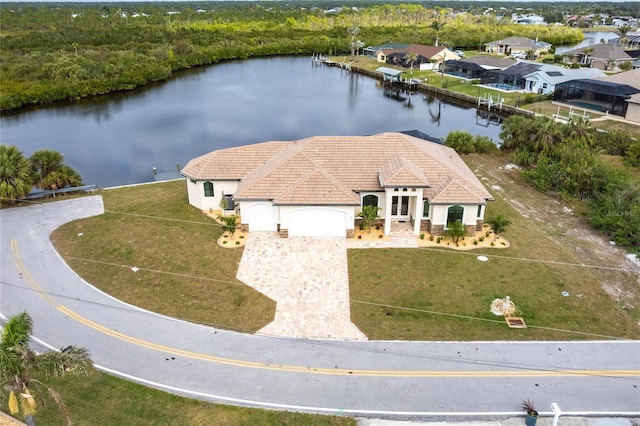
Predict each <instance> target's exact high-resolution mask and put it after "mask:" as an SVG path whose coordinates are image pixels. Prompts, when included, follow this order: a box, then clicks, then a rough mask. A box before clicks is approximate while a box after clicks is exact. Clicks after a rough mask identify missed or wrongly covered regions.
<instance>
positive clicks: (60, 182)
mask: <svg viewBox="0 0 640 426" xmlns="http://www.w3.org/2000/svg"><path fill="white" fill-rule="evenodd" d="M29 160H30V161H31V164H32V165H33V167H34V169H35V171H36V180H35V184H36V186H37V187H38V188H42V189H59V188H64V187H66V186H80V185H82V178H81V177H80V175H79V174H78V172H76V171H75V170H74V169H72V168H71V167H69V166H66V165H64V164H63V163H62V162H63V160H64V156H63V155H62V154H60V153H59V152H58V151H54V150H51V149H41V150H39V151H36V152H34V153H33V155H32V156H31V158H29Z"/></svg>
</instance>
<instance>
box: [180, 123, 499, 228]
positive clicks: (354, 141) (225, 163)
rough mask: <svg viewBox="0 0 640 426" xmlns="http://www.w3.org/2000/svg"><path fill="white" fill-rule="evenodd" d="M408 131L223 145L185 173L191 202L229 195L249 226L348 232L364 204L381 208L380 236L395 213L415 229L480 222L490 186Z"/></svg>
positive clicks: (208, 204)
mask: <svg viewBox="0 0 640 426" xmlns="http://www.w3.org/2000/svg"><path fill="white" fill-rule="evenodd" d="M407 133H409V132H407ZM407 133H380V134H376V135H371V136H315V137H310V138H307V139H301V140H297V141H290V142H277V141H276V142H263V143H258V144H254V145H246V146H240V147H235V148H228V149H221V150H217V151H213V152H210V153H208V154H204V155H202V156H200V157H197V158H194V159H192V160H191V161H189V163H188V164H187V165H186V166H185V167H184V168H183V169H182V171H181V174H182V175H183V176H184V177H185V178H186V186H187V192H188V196H189V203H190V204H192V205H193V206H195V207H197V208H198V209H201V210H203V211H207V210H209V209H212V210H219V209H220V207H219V206H220V200H221V197H223V196H224V197H228V198H229V201H231V202H232V204H231V205H230V209H232V210H233V212H234V213H235V214H236V215H238V216H239V217H240V222H241V227H242V228H243V229H244V230H248V231H250V232H252V231H274V232H279V234H280V236H281V237H295V236H343V237H353V235H354V229H355V227H356V226H358V224H359V219H358V215H359V213H360V212H361V210H362V206H364V205H376V206H378V207H380V221H381V222H382V224H383V225H384V233H385V234H386V235H390V233H391V223H392V222H393V221H401V222H409V223H411V224H412V226H413V231H414V234H416V235H418V234H420V233H421V232H429V233H431V234H433V235H442V234H443V233H444V231H445V229H446V228H447V227H448V226H449V225H450V224H452V223H454V222H461V223H463V224H464V226H465V227H466V229H467V232H468V233H469V234H472V233H473V232H475V231H476V230H482V226H483V225H484V215H485V209H486V205H487V201H489V200H492V199H493V197H492V196H491V194H490V193H489V192H488V191H487V189H486V188H485V187H484V185H483V184H482V183H481V182H480V181H479V180H478V178H477V177H476V176H475V175H474V174H473V172H472V171H471V170H470V169H469V167H467V165H466V164H465V163H464V161H462V159H461V158H460V156H459V155H458V154H457V153H456V152H455V151H454V150H453V149H451V148H448V147H446V146H444V145H442V144H440V143H436V142H432V141H429V140H425V139H424V138H421V137H417V136H411V135H410V134H407ZM411 134H415V133H411ZM417 134H418V136H420V134H419V132H417Z"/></svg>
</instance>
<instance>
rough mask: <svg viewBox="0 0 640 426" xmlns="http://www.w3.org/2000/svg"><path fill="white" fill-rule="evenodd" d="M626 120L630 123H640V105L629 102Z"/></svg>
mask: <svg viewBox="0 0 640 426" xmlns="http://www.w3.org/2000/svg"><path fill="white" fill-rule="evenodd" d="M624 118H625V119H626V120H629V121H635V122H637V123H640V104H635V103H632V102H627V114H626V115H625V117H624Z"/></svg>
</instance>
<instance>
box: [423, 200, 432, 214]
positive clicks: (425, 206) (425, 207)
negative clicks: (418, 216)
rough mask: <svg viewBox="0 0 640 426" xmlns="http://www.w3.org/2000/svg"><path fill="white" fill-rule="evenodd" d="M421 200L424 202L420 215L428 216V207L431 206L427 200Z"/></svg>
mask: <svg viewBox="0 0 640 426" xmlns="http://www.w3.org/2000/svg"><path fill="white" fill-rule="evenodd" d="M422 202H423V203H424V206H423V210H422V217H429V209H430V208H431V205H430V204H429V200H422Z"/></svg>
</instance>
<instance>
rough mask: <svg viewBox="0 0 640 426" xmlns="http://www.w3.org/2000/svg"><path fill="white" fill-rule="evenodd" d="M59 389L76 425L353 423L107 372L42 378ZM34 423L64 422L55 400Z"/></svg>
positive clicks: (328, 425)
mask: <svg viewBox="0 0 640 426" xmlns="http://www.w3.org/2000/svg"><path fill="white" fill-rule="evenodd" d="M43 381H44V382H45V383H47V385H50V386H51V387H53V388H54V389H56V390H58V391H59V392H61V393H62V397H63V398H64V401H65V403H66V404H67V406H68V407H69V411H70V413H71V419H72V421H73V424H75V425H77V426H83V425H86V426H94V425H101V426H111V425H113V426H121V425H163V426H171V425H175V426H183V425H190V426H211V425H224V426H234V425H278V426H286V425H290V426H312V425H313V426H316V425H318V426H321V425H326V426H355V424H356V421H355V420H354V419H352V418H349V417H338V416H323V415H312V414H300V413H294V412H290V411H271V410H259V409H250V408H242V407H233V406H228V405H220V404H212V403H207V402H202V401H198V400H195V399H189V398H183V397H180V396H176V395H172V394H169V393H166V392H162V391H159V390H156V389H151V388H148V387H146V386H142V385H138V384H135V383H131V382H127V381H125V380H121V379H118V378H115V377H112V376H109V375H107V374H101V373H96V374H94V375H92V376H89V377H69V378H63V379H43ZM36 421H37V424H38V425H40V426H46V425H51V426H54V425H55V426H57V425H63V424H65V423H64V422H63V420H62V418H61V417H60V415H59V413H58V410H57V408H56V405H55V404H54V403H53V401H51V400H47V403H46V405H44V406H43V407H42V408H40V409H39V410H38V413H37V415H36Z"/></svg>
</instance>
